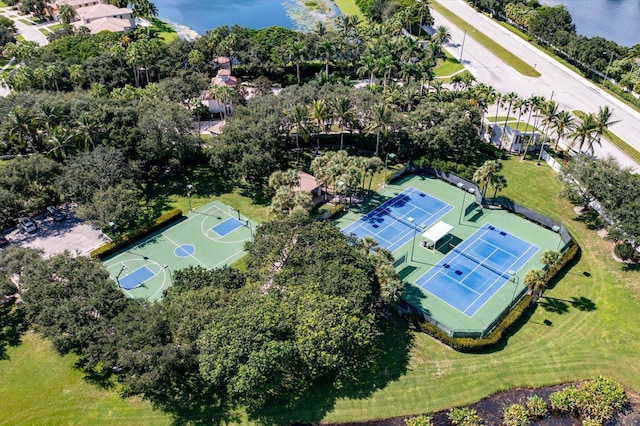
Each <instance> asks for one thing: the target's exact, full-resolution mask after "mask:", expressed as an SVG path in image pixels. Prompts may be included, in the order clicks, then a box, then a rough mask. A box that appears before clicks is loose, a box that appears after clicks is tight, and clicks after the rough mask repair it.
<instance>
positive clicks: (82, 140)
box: [73, 99, 200, 151]
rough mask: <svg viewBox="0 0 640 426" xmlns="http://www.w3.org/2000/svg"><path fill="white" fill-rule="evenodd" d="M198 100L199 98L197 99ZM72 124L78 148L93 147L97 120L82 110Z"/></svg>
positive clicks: (96, 131)
mask: <svg viewBox="0 0 640 426" xmlns="http://www.w3.org/2000/svg"><path fill="white" fill-rule="evenodd" d="M198 101H200V100H199V99H198ZM73 124H74V126H75V139H76V140H77V144H78V148H80V149H82V150H84V151H89V150H90V149H95V147H96V140H97V138H98V135H97V134H98V129H99V126H100V123H99V121H98V120H97V119H96V118H95V117H93V116H91V115H89V113H87V112H83V113H81V114H80V115H79V116H78V118H76V120H75V122H74V123H73ZM199 128H200V126H198V129H199Z"/></svg>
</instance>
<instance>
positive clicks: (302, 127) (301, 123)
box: [285, 104, 308, 165]
mask: <svg viewBox="0 0 640 426" xmlns="http://www.w3.org/2000/svg"><path fill="white" fill-rule="evenodd" d="M285 116H286V117H287V118H288V119H289V120H290V121H291V123H293V124H294V125H295V126H296V165H300V133H301V132H302V133H303V134H306V132H307V129H306V123H307V118H308V115H307V110H306V108H305V107H304V106H303V105H300V104H295V105H294V106H293V108H291V109H290V110H288V111H285Z"/></svg>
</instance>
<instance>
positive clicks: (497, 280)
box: [416, 223, 538, 316]
mask: <svg viewBox="0 0 640 426" xmlns="http://www.w3.org/2000/svg"><path fill="white" fill-rule="evenodd" d="M537 251H538V247H536V246H535V245H533V244H530V243H528V242H526V241H524V240H522V239H520V238H518V237H516V236H514V235H511V234H509V233H507V232H505V231H503V230H501V229H499V228H496V227H495V226H493V225H491V224H488V223H487V224H485V225H484V226H482V228H480V229H478V230H477V231H476V232H475V233H474V234H473V235H471V236H470V237H469V238H467V239H466V240H465V241H464V242H462V243H461V244H460V245H458V246H456V247H454V248H453V250H452V251H451V252H449V254H448V255H447V256H445V257H444V258H443V259H442V260H441V261H440V262H438V263H437V264H436V265H435V266H434V267H432V268H431V269H429V270H428V271H427V272H426V273H425V274H424V275H422V276H421V277H420V278H418V279H417V280H416V285H418V286H419V287H421V288H422V289H424V290H425V291H427V292H429V293H431V294H433V295H434V296H436V297H438V298H439V299H441V300H443V301H444V302H445V303H447V304H449V305H450V306H453V307H454V308H456V309H458V310H459V311H460V312H462V313H464V314H465V315H467V316H473V315H474V314H475V313H476V312H477V311H478V310H479V309H480V308H481V307H482V306H483V305H484V304H485V303H486V302H487V301H488V300H489V299H491V297H492V296H493V295H494V294H495V293H496V292H497V291H498V290H499V289H500V288H501V287H502V286H503V285H504V284H505V283H506V282H507V281H509V279H510V278H511V275H512V274H515V273H516V272H517V271H518V270H519V269H520V268H522V267H523V266H524V265H525V264H526V263H527V261H528V260H529V259H530V258H531V257H532V256H533V255H534V254H535V253H536V252H537Z"/></svg>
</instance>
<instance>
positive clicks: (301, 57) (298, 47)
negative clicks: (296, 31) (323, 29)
mask: <svg viewBox="0 0 640 426" xmlns="http://www.w3.org/2000/svg"><path fill="white" fill-rule="evenodd" d="M287 55H288V56H289V60H290V61H291V62H293V63H294V64H296V76H297V77H298V86H300V63H301V62H303V61H305V60H306V59H307V48H306V47H305V45H304V44H303V43H302V42H299V41H293V43H291V45H289V48H288V50H287Z"/></svg>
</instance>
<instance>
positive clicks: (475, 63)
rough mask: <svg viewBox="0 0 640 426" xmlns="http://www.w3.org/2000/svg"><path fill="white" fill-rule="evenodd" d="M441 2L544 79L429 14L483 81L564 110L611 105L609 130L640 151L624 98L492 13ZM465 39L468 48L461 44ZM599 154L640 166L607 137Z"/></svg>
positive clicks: (635, 119)
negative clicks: (515, 31)
mask: <svg viewBox="0 0 640 426" xmlns="http://www.w3.org/2000/svg"><path fill="white" fill-rule="evenodd" d="M439 3H440V4H442V5H443V6H445V7H446V8H447V9H449V10H451V11H452V12H453V13H455V14H456V15H457V16H459V17H460V18H461V19H463V20H465V21H466V22H468V23H469V24H471V25H472V26H473V27H475V28H476V29H477V30H478V31H480V32H482V33H484V34H486V35H487V36H489V37H491V38H492V39H493V40H496V41H498V42H499V43H500V44H501V45H502V46H504V47H505V48H506V49H507V50H509V51H510V52H511V53H513V54H515V55H516V56H518V57H519V58H520V59H522V60H524V61H526V62H527V63H529V64H531V65H533V66H534V67H535V68H536V70H537V71H538V72H540V73H541V74H542V76H541V77H538V78H531V77H525V76H523V75H522V74H520V73H518V72H517V71H515V70H514V69H513V68H511V67H509V66H508V65H506V64H505V63H504V62H502V61H501V60H500V59H498V57H497V56H495V55H494V54H493V53H491V52H490V51H489V50H487V49H486V48H485V47H483V46H482V45H480V43H478V42H476V41H475V40H474V39H473V37H471V36H470V34H467V36H466V37H465V36H464V33H463V31H462V30H460V29H459V28H458V27H456V26H454V25H453V24H452V23H451V22H449V21H447V20H446V19H444V17H443V16H442V15H440V14H439V13H437V12H436V11H435V10H433V9H432V10H431V13H432V15H433V17H434V19H435V24H434V26H436V25H446V26H447V27H448V28H449V29H450V32H451V35H452V42H451V43H450V45H449V46H447V49H448V50H449V51H450V52H451V54H452V55H454V56H455V57H456V58H460V54H461V50H462V62H463V64H464V65H465V66H466V67H467V68H468V69H469V71H470V72H471V73H472V74H473V75H474V76H475V77H476V79H477V80H478V81H479V82H484V83H486V84H490V85H492V86H493V87H494V88H495V89H496V90H497V91H499V92H502V93H507V92H512V91H513V92H516V93H518V95H519V96H520V97H524V98H528V97H529V96H531V95H542V96H544V97H546V98H547V99H549V98H551V96H553V100H555V101H556V102H558V103H559V105H560V108H561V109H565V110H576V109H578V110H582V111H585V112H596V111H597V110H598V107H600V106H604V105H609V107H610V108H612V109H613V111H614V114H613V119H614V120H620V122H619V123H617V124H614V125H613V126H611V127H610V129H611V131H612V132H613V133H615V134H616V135H618V136H619V137H621V138H622V139H624V140H625V141H626V142H627V143H628V144H629V145H631V146H633V147H634V148H635V149H636V150H638V151H640V138H639V137H638V132H639V131H640V114H639V113H637V112H636V111H634V110H633V109H631V108H630V107H629V106H627V105H626V104H624V103H623V102H620V101H618V100H617V99H615V98H614V97H612V96H611V95H609V94H608V93H606V92H604V91H603V90H601V89H600V88H598V86H596V85H594V84H593V83H591V82H590V81H588V80H587V79H585V78H583V77H582V76H580V75H578V74H576V73H575V72H573V71H571V70H570V69H568V68H566V67H565V66H563V65H562V64H560V63H558V62H556V61H555V60H553V59H552V58H550V57H549V56H547V55H545V54H544V53H542V52H540V51H539V50H538V49H537V48H535V47H534V46H531V45H530V44H529V43H527V42H526V41H524V40H522V39H521V38H520V37H518V36H516V35H514V34H512V33H511V32H509V31H508V30H506V29H505V28H503V27H502V26H500V25H499V24H498V23H496V22H494V21H493V20H491V19H490V18H489V17H487V16H485V15H483V14H481V13H479V12H477V11H475V10H474V9H473V8H472V7H470V6H468V5H467V4H466V3H465V2H464V1H463V0H439ZM463 39H464V48H463V46H462V43H463ZM595 154H596V156H598V157H606V156H607V155H613V156H614V157H615V158H616V159H617V160H618V161H619V162H620V164H621V165H623V166H628V167H634V168H635V169H636V170H640V167H638V164H636V163H635V162H634V161H633V160H632V159H630V158H629V157H628V156H627V155H625V154H624V153H622V152H621V151H620V150H618V149H617V148H616V147H615V146H613V145H612V144H611V143H609V142H608V141H605V140H603V141H602V148H599V147H597V146H596V147H595Z"/></svg>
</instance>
